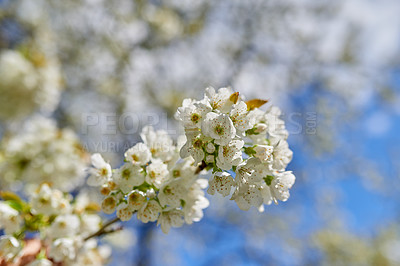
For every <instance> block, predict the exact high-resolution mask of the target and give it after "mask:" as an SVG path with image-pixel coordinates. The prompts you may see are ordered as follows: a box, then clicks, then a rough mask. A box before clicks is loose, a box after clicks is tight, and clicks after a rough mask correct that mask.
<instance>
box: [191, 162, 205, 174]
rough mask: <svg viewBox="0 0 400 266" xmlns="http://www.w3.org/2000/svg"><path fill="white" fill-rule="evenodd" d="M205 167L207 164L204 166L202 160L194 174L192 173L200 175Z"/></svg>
mask: <svg viewBox="0 0 400 266" xmlns="http://www.w3.org/2000/svg"><path fill="white" fill-rule="evenodd" d="M206 167H207V164H206V162H205V161H204V160H203V161H202V162H201V164H200V165H199V166H198V167H197V169H196V172H194V173H195V174H196V175H197V174H198V173H200V172H201V171H203V170H204V169H206Z"/></svg>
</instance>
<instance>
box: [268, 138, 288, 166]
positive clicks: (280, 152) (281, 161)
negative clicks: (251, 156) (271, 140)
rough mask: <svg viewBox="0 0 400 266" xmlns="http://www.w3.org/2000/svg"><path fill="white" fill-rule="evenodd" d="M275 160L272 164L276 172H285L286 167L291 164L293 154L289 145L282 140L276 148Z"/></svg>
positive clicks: (274, 152)
mask: <svg viewBox="0 0 400 266" xmlns="http://www.w3.org/2000/svg"><path fill="white" fill-rule="evenodd" d="M272 155H273V156H274V160H273V162H272V165H273V168H274V169H275V170H279V171H281V170H285V168H286V166H287V165H288V164H289V163H290V161H291V160H292V157H293V152H292V151H291V150H290V149H289V144H288V143H287V142H286V141H285V140H280V141H279V142H278V144H277V145H276V146H275V147H274V151H273V153H272Z"/></svg>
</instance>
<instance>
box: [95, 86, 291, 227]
mask: <svg viewBox="0 0 400 266" xmlns="http://www.w3.org/2000/svg"><path fill="white" fill-rule="evenodd" d="M265 103H266V101H263V100H258V99H255V100H251V101H247V102H244V101H243V100H242V99H241V97H240V96H239V93H238V92H232V90H231V89H230V88H221V89H219V90H218V91H215V90H214V89H213V88H207V89H206V93H205V96H204V99H202V100H201V101H195V100H192V99H185V100H184V101H183V106H182V107H180V108H178V111H177V113H176V115H175V117H176V119H178V120H179V121H181V122H182V124H183V126H184V128H185V133H186V137H185V138H184V137H183V136H182V137H183V138H180V141H179V142H180V143H178V145H177V146H175V145H174V144H173V141H172V139H171V138H170V137H169V136H168V134H167V132H166V131H154V130H153V128H152V127H145V128H144V129H143V132H142V134H141V137H142V139H143V142H142V143H137V144H136V145H135V146H133V147H132V148H130V149H128V150H127V151H126V152H125V162H124V164H123V165H121V166H120V167H119V168H117V169H114V170H113V169H112V167H111V165H110V164H108V163H107V162H106V161H105V160H104V159H103V157H102V156H101V155H100V154H98V153H96V154H93V155H92V165H93V167H92V168H90V169H89V172H90V176H89V179H88V184H89V185H91V186H99V187H101V189H100V191H101V193H102V194H103V195H104V199H103V201H102V205H101V207H102V209H103V211H104V212H105V213H107V214H111V213H113V212H115V211H116V213H117V216H118V218H119V219H120V220H122V221H127V220H130V219H131V217H132V216H133V214H134V213H137V218H138V219H139V220H141V221H142V222H144V223H147V222H154V221H158V224H160V225H161V229H162V231H163V232H164V233H168V231H169V230H170V228H171V226H172V227H180V226H182V225H183V224H184V222H186V223H187V224H191V223H192V222H194V221H195V222H196V221H199V220H200V219H201V218H202V217H203V211H202V210H203V209H204V208H206V207H207V206H208V204H209V202H208V200H207V199H206V198H205V197H204V191H203V189H205V188H206V187H207V185H208V182H207V180H205V179H201V178H198V175H199V173H201V172H202V171H203V170H204V171H206V170H210V169H212V170H213V171H212V172H213V177H212V178H211V180H210V182H209V188H208V193H209V194H214V193H215V191H217V192H218V193H221V194H222V195H223V196H228V195H230V194H231V190H232V187H233V188H235V190H234V193H233V195H232V198H231V199H232V200H235V201H236V203H237V204H238V206H239V207H240V208H241V209H243V210H248V209H249V208H250V207H251V206H255V207H257V208H259V210H260V211H261V210H262V209H263V203H265V204H271V203H272V202H275V203H277V202H278V200H280V201H286V200H287V199H288V198H289V189H290V188H291V187H292V185H293V184H294V181H295V177H294V175H293V174H292V173H291V172H289V171H285V168H286V166H287V164H288V163H289V162H290V160H291V158H292V151H291V150H290V149H289V147H288V143H287V142H286V139H287V137H288V131H287V130H286V129H285V123H284V121H283V120H281V119H280V118H279V116H280V115H281V113H280V110H279V109H278V108H276V107H271V108H270V109H269V110H268V111H267V112H263V111H261V110H260V109H258V107H260V106H262V105H263V104H265ZM179 155H180V156H179ZM179 157H181V158H179ZM233 176H235V178H234V177H233Z"/></svg>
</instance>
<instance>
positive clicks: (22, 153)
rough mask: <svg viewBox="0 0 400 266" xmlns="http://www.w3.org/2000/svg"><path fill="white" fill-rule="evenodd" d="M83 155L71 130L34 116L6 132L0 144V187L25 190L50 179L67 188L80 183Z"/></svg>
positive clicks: (84, 162)
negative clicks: (0, 176)
mask: <svg viewBox="0 0 400 266" xmlns="http://www.w3.org/2000/svg"><path fill="white" fill-rule="evenodd" d="M86 156H87V155H86V152H85V151H84V150H83V148H82V145H81V144H80V141H79V139H78V137H77V136H76V134H75V133H74V132H73V131H72V130H71V129H68V128H64V129H60V128H58V127H57V125H56V122H55V121H54V120H51V119H49V118H45V117H42V116H35V117H33V118H31V119H29V120H27V121H26V122H25V123H24V124H23V125H22V126H21V127H19V130H18V132H16V133H14V132H7V133H6V135H5V136H4V137H3V139H2V141H1V143H0V172H1V173H2V178H1V179H0V187H1V188H2V190H4V189H11V190H13V191H20V190H24V192H27V191H28V190H31V189H35V188H36V187H37V186H38V185H39V184H41V183H43V182H51V183H52V186H53V187H54V188H57V189H60V190H62V191H71V190H73V189H74V188H76V187H78V186H79V185H82V183H83V182H84V178H85V167H86V165H87V162H86V161H87V160H86V158H85V157H86Z"/></svg>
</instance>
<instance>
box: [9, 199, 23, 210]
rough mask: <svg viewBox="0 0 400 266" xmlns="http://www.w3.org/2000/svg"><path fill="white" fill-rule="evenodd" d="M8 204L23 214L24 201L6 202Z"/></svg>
mask: <svg viewBox="0 0 400 266" xmlns="http://www.w3.org/2000/svg"><path fill="white" fill-rule="evenodd" d="M6 203H7V204H8V205H9V206H10V207H11V208H13V209H14V210H16V211H19V212H22V210H23V209H24V205H23V202H22V201H17V200H6Z"/></svg>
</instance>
